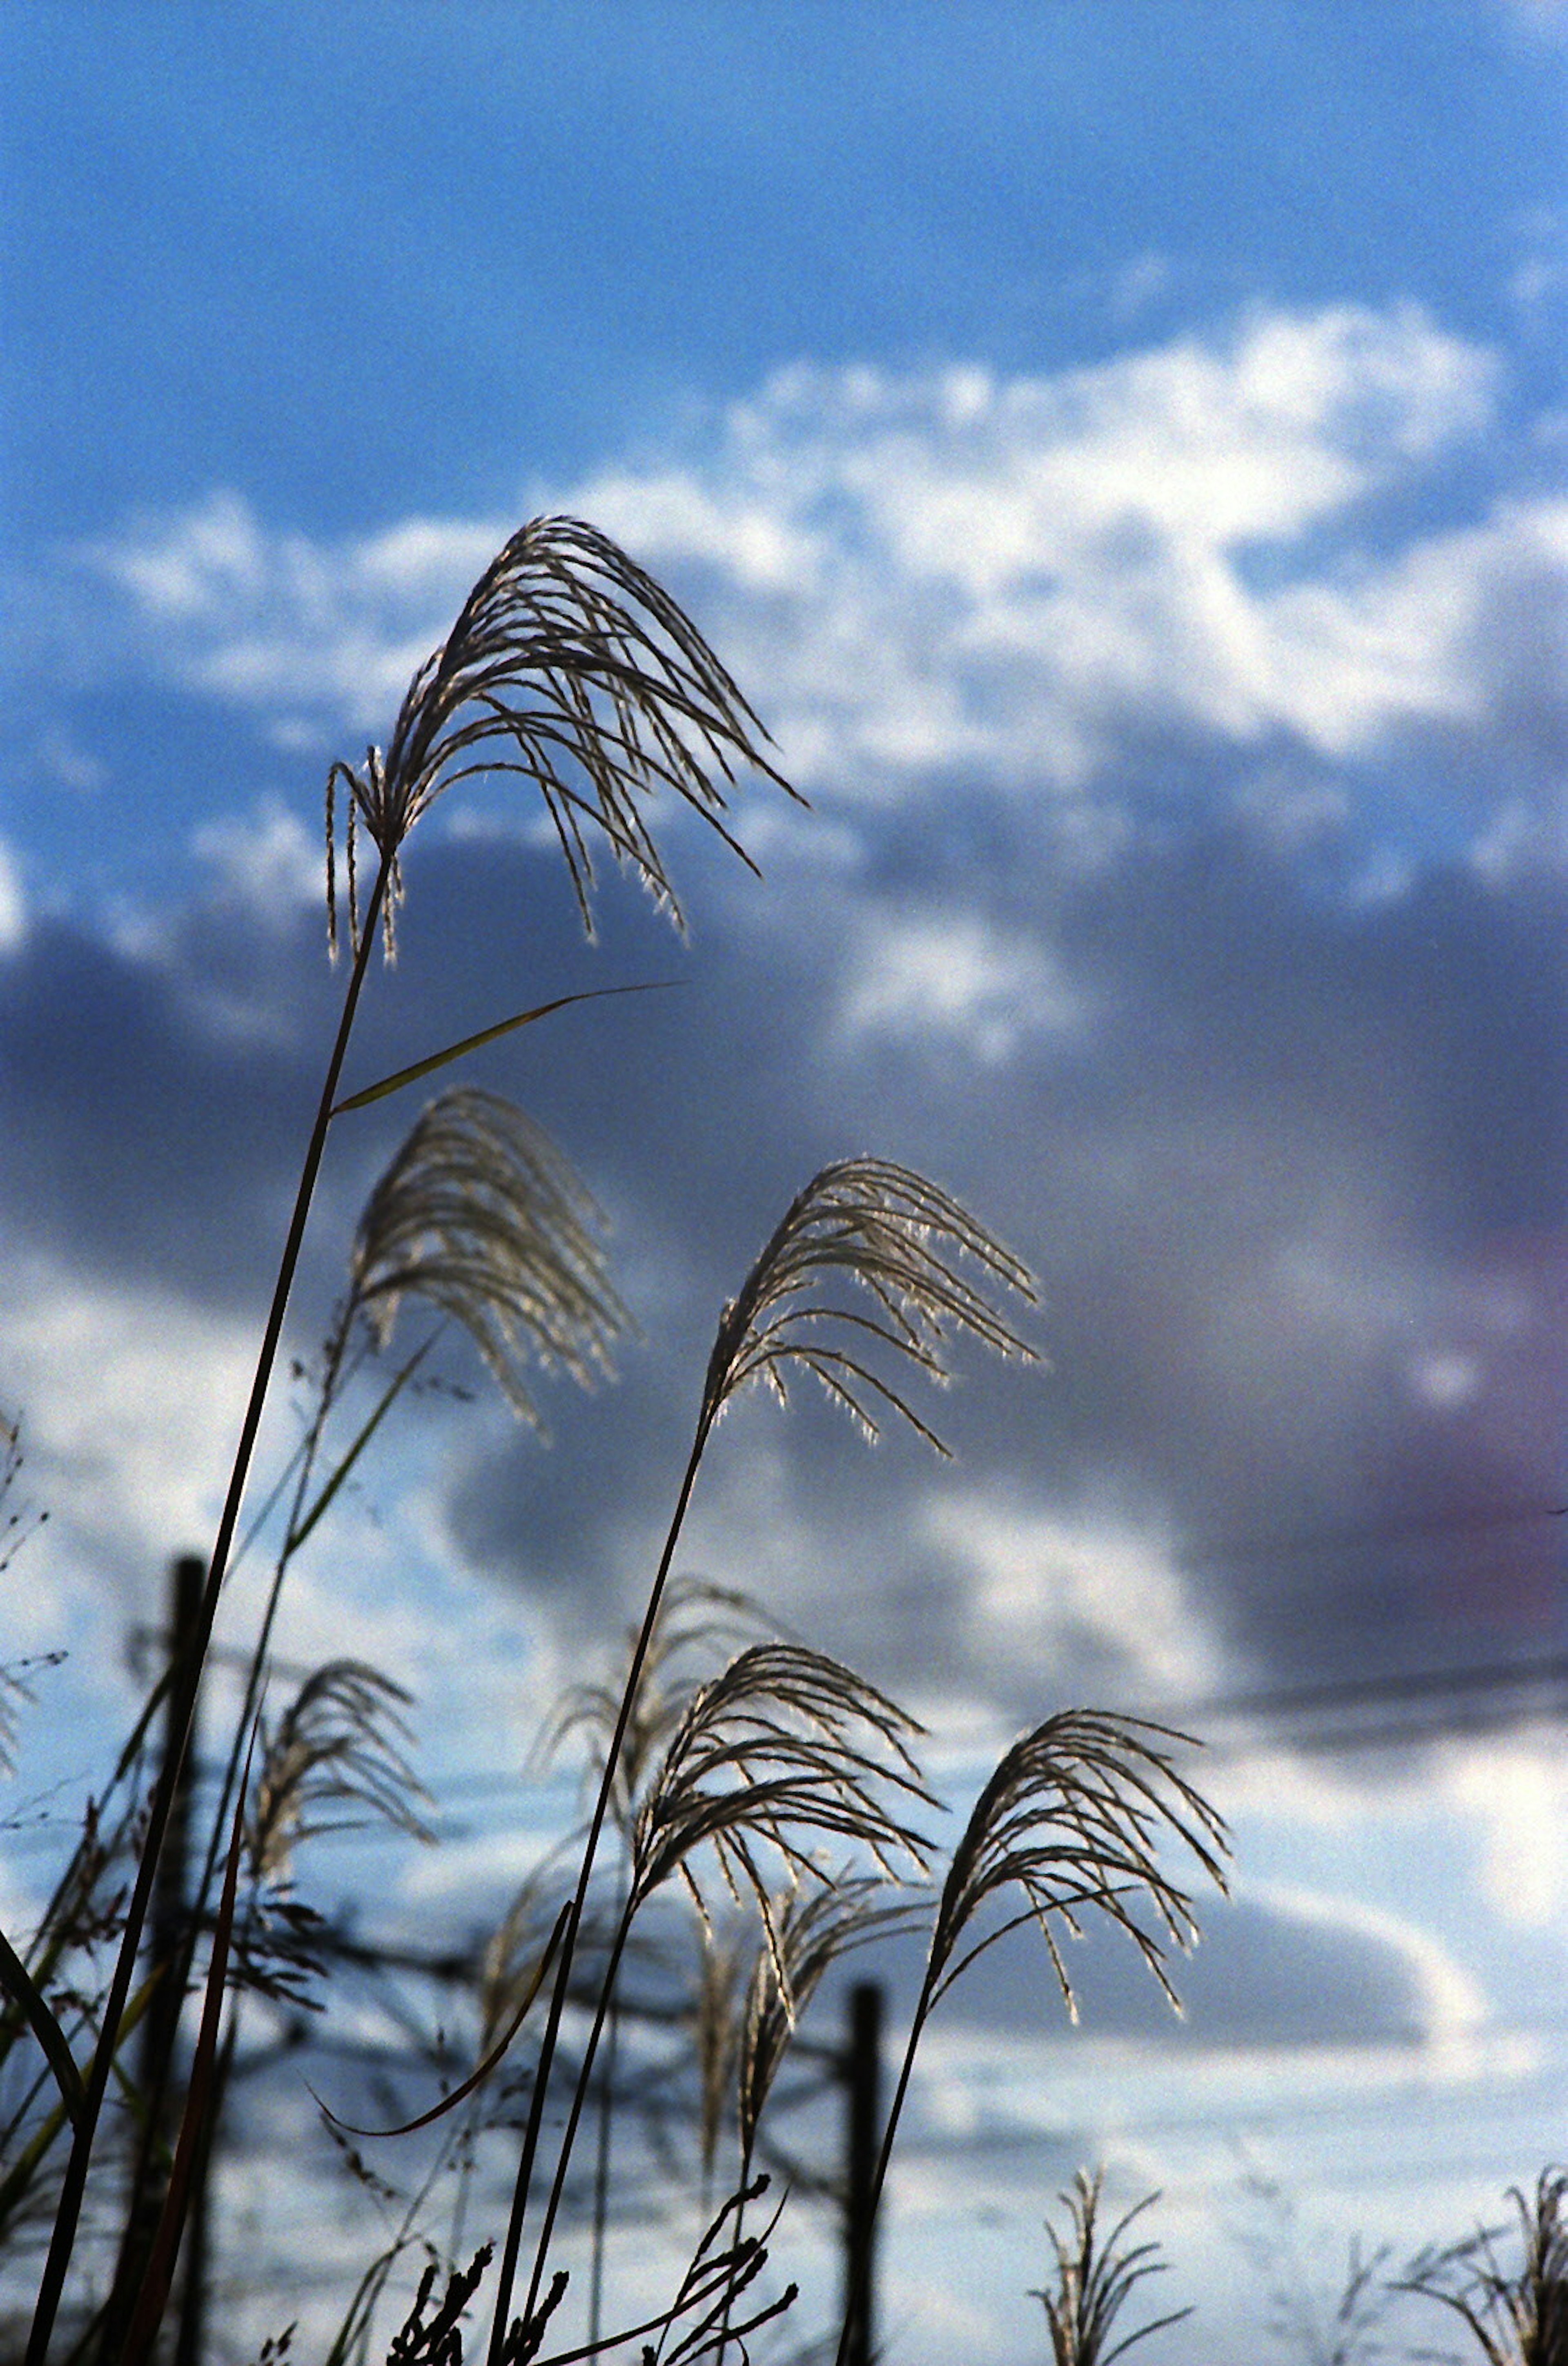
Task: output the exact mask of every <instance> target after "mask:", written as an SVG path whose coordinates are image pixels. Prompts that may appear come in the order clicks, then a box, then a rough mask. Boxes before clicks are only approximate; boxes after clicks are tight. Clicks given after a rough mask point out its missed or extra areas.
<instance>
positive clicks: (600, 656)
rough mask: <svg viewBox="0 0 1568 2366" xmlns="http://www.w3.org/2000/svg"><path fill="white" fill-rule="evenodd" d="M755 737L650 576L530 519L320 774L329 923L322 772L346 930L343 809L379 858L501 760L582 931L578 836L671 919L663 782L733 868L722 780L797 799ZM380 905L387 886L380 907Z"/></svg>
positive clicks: (350, 848)
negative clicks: (337, 811) (398, 694)
mask: <svg viewBox="0 0 1568 2366" xmlns="http://www.w3.org/2000/svg"><path fill="white" fill-rule="evenodd" d="M766 741H767V734H766V732H765V731H764V730H763V728H762V727H761V724H760V723H759V721H758V719H757V717H756V715H754V714H753V713H752V711H751V709H750V706H749V705H748V704H747V703H746V701H745V699H744V698H743V697H742V696H741V694H740V692H739V689H738V688H737V687H736V685H735V683H734V682H732V681H731V679H730V677H729V675H728V673H727V672H726V670H725V669H724V667H723V666H722V665H721V664H720V663H719V660H718V659H717V658H716V656H715V655H714V653H713V651H712V649H711V648H709V647H708V645H707V643H706V641H705V640H704V638H703V637H702V635H701V634H700V633H699V632H698V630H697V628H696V626H695V625H694V624H693V623H692V621H691V619H690V617H689V616H687V615H686V614H685V613H684V611H683V610H682V608H680V607H679V606H678V605H677V603H675V602H674V601H673V600H672V599H671V597H670V595H669V593H668V592H667V591H663V590H662V589H661V587H660V585H659V584H658V583H656V582H655V581H654V580H653V578H652V577H651V576H650V575H649V574H647V573H646V572H645V571H644V569H641V568H640V567H638V566H637V564H636V562H635V560H633V559H631V558H627V556H626V552H625V551H623V550H621V549H620V548H619V547H618V546H616V545H615V543H614V542H612V541H611V540H610V539H609V537H608V536H607V535H603V534H600V533H599V532H597V531H596V529H595V528H593V527H592V526H590V525H584V524H582V523H581V521H580V520H579V519H576V518H567V517H542V518H535V519H533V520H531V521H530V523H529V524H526V525H525V526H523V527H521V528H520V529H519V530H518V532H517V533H516V534H514V535H513V536H512V539H511V540H510V541H509V542H508V543H507V544H506V545H505V546H504V548H503V549H502V550H501V551H499V552H498V553H497V555H496V557H495V558H493V559H492V560H491V563H490V565H489V567H487V568H486V569H485V571H484V573H483V574H482V575H481V576H480V577H479V581H478V582H477V583H476V584H475V585H474V588H473V590H472V591H470V592H469V594H468V599H467V600H466V601H465V602H464V603H463V608H462V612H461V614H459V616H458V618H457V623H456V624H455V625H453V627H452V630H451V632H450V633H449V634H448V636H447V637H446V640H445V641H444V642H443V643H442V645H441V647H440V648H437V649H434V650H432V652H431V654H430V656H429V657H428V658H426V659H425V660H424V662H423V665H422V666H421V667H420V668H419V670H418V671H417V672H416V673H415V675H414V677H413V680H412V682H411V683H410V684H409V688H408V693H407V695H406V696H405V697H404V700H403V704H402V707H401V710H400V713H399V715H398V720H397V724H396V727H395V728H394V729H393V732H392V737H391V739H390V741H389V744H388V747H387V749H386V752H385V754H384V755H383V754H382V753H381V751H380V750H379V749H375V748H372V749H369V750H367V756H366V760H365V763H364V765H363V767H362V768H361V769H360V770H358V771H355V770H354V769H353V768H352V767H350V766H348V765H346V764H341V763H340V764H334V765H333V769H332V772H331V774H330V775H329V778H328V783H327V840H328V859H327V883H328V884H327V900H328V910H329V936H330V937H331V938H333V939H334V940H335V918H334V917H333V911H334V904H335V898H334V896H333V886H334V839H335V831H334V828H333V792H334V790H335V787H336V785H337V783H339V781H341V782H342V783H343V785H344V789H345V790H346V792H347V799H348V816H347V846H346V852H347V855H348V860H349V866H350V924H351V929H352V928H355V925H356V924H355V918H354V884H353V864H354V846H355V815H356V814H357V816H358V818H359V820H360V821H362V822H363V824H364V826H365V828H366V829H367V831H368V833H369V836H370V838H371V839H372V840H373V842H374V843H375V845H376V847H377V849H378V851H379V852H380V854H381V856H382V858H383V860H384V861H386V862H388V863H389V864H395V862H396V860H397V856H398V853H399V850H400V848H401V846H402V844H403V842H404V840H405V839H407V837H408V834H409V832H410V830H411V829H412V828H413V826H414V824H415V823H416V822H417V821H418V819H419V817H420V816H421V815H422V814H423V812H424V811H425V809H426V807H427V806H431V805H432V804H434V801H435V799H436V798H437V797H438V796H439V795H440V794H442V792H443V791H444V790H446V789H448V788H450V787H451V786H452V785H453V784H454V783H456V782H457V781H462V780H468V779H469V778H471V777H472V776H473V775H475V774H476V773H508V772H510V773H515V774H517V775H519V776H520V777H521V778H522V779H523V780H525V781H528V782H531V783H533V785H534V786H535V787H536V789H537V790H538V791H539V793H540V794H541V795H542V796H543V798H544V801H545V806H546V810H547V813H548V814H549V817H550V819H551V821H552V822H553V823H554V825H555V829H556V835H557V837H558V840H559V843H560V849H561V852H562V854H563V855H564V856H565V858H566V864H567V869H568V872H569V873H570V878H571V883H572V887H573V890H574V892H575V894H576V896H577V904H578V909H579V911H580V913H581V917H582V922H583V926H584V928H585V929H587V931H588V933H589V934H590V935H592V911H591V907H590V900H589V899H590V893H591V890H592V883H593V863H592V852H591V850H590V843H589V833H590V831H596V832H597V833H598V834H599V835H600V836H601V837H602V838H604V839H605V840H606V841H607V842H608V844H609V847H610V850H611V852H612V853H613V854H614V855H615V860H616V861H617V862H620V863H621V864H623V865H625V866H626V867H627V868H629V869H631V870H632V871H634V872H636V873H637V875H638V876H639V877H640V878H641V879H642V881H643V883H644V884H645V885H646V886H647V887H649V890H650V891H651V892H652V894H653V896H654V897H655V899H656V900H657V901H658V902H659V903H660V904H661V905H662V906H663V907H665V909H666V910H668V912H669V913H670V915H671V918H672V919H673V920H674V921H675V922H676V924H677V926H680V925H682V913H681V907H680V904H679V901H678V899H677V897H676V895H675V891H674V888H673V886H672V885H671V880H670V876H669V873H668V872H667V871H666V869H665V866H664V862H663V858H662V856H661V855H660V851H659V849H658V846H657V845H656V843H655V841H654V839H653V837H652V835H651V833H650V831H649V827H648V823H647V820H646V818H645V815H644V811H643V807H644V806H645V804H646V802H647V800H648V799H649V797H650V796H651V795H653V794H655V793H656V792H657V791H658V790H660V789H665V790H668V791H670V792H671V793H672V794H674V795H675V796H677V797H679V798H680V799H681V800H682V803H683V804H685V805H688V806H691V807H692V808H693V810H694V811H695V812H696V813H699V814H701V815H702V817H704V819H705V821H707V822H708V823H709V824H710V825H711V826H712V827H713V828H715V829H716V831H717V832H718V834H719V836H720V837H721V838H722V839H724V840H725V842H726V844H727V845H728V846H730V847H732V848H733V849H734V851H735V852H736V853H737V854H739V856H740V858H741V860H742V861H743V862H747V863H748V864H750V857H749V856H748V855H747V854H746V852H745V851H744V849H743V848H742V847H741V846H740V845H739V841H738V840H737V839H735V838H734V836H733V835H732V834H731V832H730V830H729V828H728V826H727V823H726V821H725V818H724V817H725V813H726V810H727V804H728V799H727V791H728V788H729V787H730V785H731V784H732V783H734V781H735V780H736V778H737V776H738V775H739V772H743V771H751V772H761V773H762V774H763V775H764V776H765V777H766V778H767V779H769V780H771V781H773V783H776V785H777V786H778V787H780V788H782V789H784V791H785V792H786V793H787V794H789V795H791V796H795V794H796V793H795V791H794V790H793V789H791V788H790V786H789V783H788V782H787V781H785V780H784V776H783V774H782V773H780V772H778V771H777V770H776V769H775V768H774V766H773V764H772V763H771V762H770V761H769V760H768V758H767V756H766V755H765V754H764V752H763V749H764V745H765V743H766ZM797 802H803V800H798V799H797ZM750 867H751V868H753V869H754V868H755V865H750ZM391 885H392V882H391V881H390V880H389V891H390V888H391ZM393 900H394V897H393V896H392V894H391V893H390V892H389V895H388V898H387V906H386V909H387V911H388V913H390V910H391V906H392V902H393Z"/></svg>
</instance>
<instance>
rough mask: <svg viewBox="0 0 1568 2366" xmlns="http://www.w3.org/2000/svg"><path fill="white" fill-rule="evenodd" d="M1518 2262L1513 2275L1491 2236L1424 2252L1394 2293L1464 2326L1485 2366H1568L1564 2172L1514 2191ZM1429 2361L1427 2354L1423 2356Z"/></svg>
mask: <svg viewBox="0 0 1568 2366" xmlns="http://www.w3.org/2000/svg"><path fill="white" fill-rule="evenodd" d="M1508 2199H1509V2201H1510V2202H1511V2203H1513V2205H1514V2210H1515V2213H1516V2215H1517V2219H1518V2226H1519V2238H1520V2249H1521V2257H1520V2260H1519V2265H1518V2267H1517V2270H1512V2271H1510V2270H1508V2269H1507V2268H1506V2266H1505V2265H1504V2263H1503V2261H1502V2259H1500V2258H1499V2256H1498V2252H1497V2240H1498V2237H1497V2236H1496V2234H1495V2233H1492V2232H1488V2231H1486V2230H1485V2229H1483V2230H1482V2231H1481V2232H1480V2233H1478V2234H1475V2235H1472V2236H1470V2237H1469V2238H1468V2240H1466V2241H1465V2242H1462V2243H1456V2244H1454V2245H1453V2246H1452V2248H1450V2249H1448V2250H1445V2251H1427V2252H1424V2253H1423V2254H1422V2255H1421V2257H1420V2258H1419V2259H1416V2260H1415V2261H1414V2262H1413V2264H1412V2266H1411V2268H1410V2270H1409V2271H1408V2273H1407V2274H1406V2275H1405V2276H1404V2278H1402V2279H1401V2282H1400V2285H1399V2287H1398V2289H1400V2290H1402V2291H1404V2292H1411V2293H1420V2294H1421V2295H1422V2296H1423V2297H1424V2298H1426V2299H1427V2300H1435V2301H1439V2302H1441V2304H1442V2305H1443V2306H1444V2307H1445V2308H1448V2309H1450V2310H1451V2311H1452V2312H1453V2314H1454V2315H1456V2316H1457V2317H1459V2318H1460V2319H1461V2322H1462V2323H1463V2324H1464V2325H1465V2326H1467V2327H1469V2329H1470V2331H1471V2333H1472V2335H1473V2336H1474V2338H1475V2339H1476V2341H1477V2342H1478V2343H1479V2345H1480V2347H1481V2350H1482V2354H1483V2357H1484V2358H1485V2359H1486V2360H1487V2361H1488V2366H1564V2361H1568V2169H1543V2170H1542V2171H1541V2173H1540V2178H1539V2179H1538V2180H1537V2181H1536V2189H1535V2191H1534V2193H1533V2194H1529V2195H1527V2194H1526V2193H1524V2192H1523V2191H1521V2190H1520V2188H1519V2187H1517V2186H1511V2187H1510V2188H1509V2191H1508ZM1421 2354H1422V2355H1423V2356H1425V2355H1427V2353H1426V2352H1425V2351H1423V2352H1422V2353H1421Z"/></svg>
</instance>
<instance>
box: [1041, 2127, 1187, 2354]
mask: <svg viewBox="0 0 1568 2366" xmlns="http://www.w3.org/2000/svg"><path fill="white" fill-rule="evenodd" d="M1104 2181H1105V2178H1104V2171H1103V2170H1098V2169H1097V2170H1096V2172H1095V2174H1094V2176H1093V2177H1087V2176H1086V2175H1085V2174H1084V2172H1083V2170H1082V2169H1079V2171H1078V2173H1077V2179H1076V2180H1075V2181H1074V2187H1073V2191H1072V2192H1071V2193H1064V2194H1063V2195H1062V2196H1061V2197H1060V2198H1061V2200H1062V2201H1063V2202H1064V2203H1066V2206H1067V2210H1068V2212H1069V2214H1070V2224H1069V2229H1068V2232H1067V2233H1066V2235H1058V2234H1057V2232H1056V2229H1055V2226H1053V2225H1052V2224H1051V2222H1050V2220H1049V2219H1047V2220H1046V2222H1045V2232H1046V2235H1047V2236H1049V2238H1050V2243H1051V2248H1052V2249H1053V2251H1054V2252H1055V2269H1056V2273H1055V2283H1054V2284H1053V2286H1052V2287H1051V2289H1050V2290H1049V2291H1046V2292H1035V2293H1032V2298H1033V2299H1035V2300H1037V2301H1041V2302H1043V2304H1044V2309H1045V2321H1046V2324H1047V2325H1048V2326H1049V2327H1050V2332H1051V2356H1052V2360H1053V2366H1111V2360H1113V2359H1116V2358H1124V2357H1125V2356H1126V2354H1127V2352H1128V2350H1129V2349H1134V2348H1135V2346H1136V2345H1137V2343H1139V2342H1140V2341H1146V2340H1147V2339H1148V2338H1149V2336H1150V2334H1151V2333H1160V2332H1163V2331H1164V2329H1165V2327H1167V2326H1168V2325H1179V2324H1180V2322H1181V2320H1182V2318H1183V2317H1185V2316H1190V2315H1191V2313H1192V2312H1191V2310H1190V2309H1186V2308H1179V2309H1174V2310H1172V2311H1171V2312H1170V2314H1169V2315H1166V2316H1158V2317H1155V2318H1154V2319H1153V2320H1152V2321H1151V2322H1150V2323H1148V2324H1146V2325H1141V2326H1139V2327H1137V2328H1136V2330H1135V2331H1134V2332H1132V2333H1124V2334H1122V2336H1121V2338H1119V2339H1116V2338H1112V2337H1113V2331H1114V2327H1115V2324H1116V2320H1117V2318H1118V2317H1119V2316H1120V2315H1121V2314H1122V2309H1123V2308H1124V2307H1125V2306H1126V2304H1127V2303H1128V2301H1129V2300H1130V2299H1131V2298H1132V2295H1133V2293H1134V2289H1135V2288H1136V2287H1137V2285H1139V2284H1141V2283H1142V2282H1144V2281H1145V2278H1146V2277H1148V2276H1157V2275H1163V2274H1164V2273H1165V2267H1166V2263H1165V2261H1164V2260H1163V2259H1161V2258H1160V2256H1159V2245H1158V2244H1157V2243H1155V2242H1142V2243H1129V2242H1128V2240H1127V2232H1128V2229H1129V2228H1130V2227H1131V2226H1132V2225H1134V2223H1135V2222H1136V2221H1137V2220H1138V2219H1139V2218H1141V2217H1142V2216H1143V2214H1144V2212H1145V2210H1149V2209H1152V2208H1153V2206H1154V2204H1155V2203H1156V2202H1157V2201H1158V2199H1159V2196H1158V2195H1157V2194H1156V2193H1149V2194H1145V2197H1144V2199H1143V2201H1142V2202H1138V2203H1134V2205H1133V2207H1132V2209H1131V2210H1129V2211H1128V2212H1127V2214H1126V2215H1125V2216H1124V2217H1122V2218H1120V2219H1118V2220H1117V2222H1116V2224H1115V2225H1114V2226H1112V2227H1111V2232H1110V2233H1109V2235H1105V2236H1101V2234H1100V2228H1099V2226H1098V2225H1097V2224H1096V2220H1097V2217H1098V2214H1099V2210H1100V2193H1101V2189H1102V2187H1103V2185H1104Z"/></svg>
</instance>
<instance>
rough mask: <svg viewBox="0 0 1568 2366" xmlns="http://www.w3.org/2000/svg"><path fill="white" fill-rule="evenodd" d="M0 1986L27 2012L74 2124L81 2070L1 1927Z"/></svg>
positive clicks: (80, 2093) (79, 2102) (80, 2098)
mask: <svg viewBox="0 0 1568 2366" xmlns="http://www.w3.org/2000/svg"><path fill="white" fill-rule="evenodd" d="M0 1987H3V1988H4V1989H6V1994H7V1995H8V1996H11V1997H14V1998H15V2000H16V2001H17V2004H19V2005H20V2006H21V2008H22V2011H23V2012H24V2013H25V2014H26V2015H27V2021H28V2028H29V2029H30V2030H31V2031H32V2034H33V2035H34V2036H35V2037H36V2038H37V2039H38V2042H39V2045H41V2046H42V2048H43V2051H44V2056H45V2059H46V2060H47V2062H48V2064H49V2067H50V2068H51V2070H52V2071H53V2073H54V2083H55V2085H56V2086H57V2087H58V2088H59V2090H60V2096H61V2101H62V2102H63V2104H64V2105H65V2108H66V2110H67V2112H68V2113H70V2115H71V2124H72V2126H73V2127H74V2126H76V2125H77V2124H78V2121H79V2116H80V2113H81V2109H82V2102H83V2090H82V2074H81V2072H80V2071H79V2070H78V2069H77V2067H76V2057H75V2056H74V2055H73V2053H72V2051H71V2048H70V2047H69V2045H67V2044H66V2043H65V2037H64V2034H63V2032H62V2029H61V2026H60V2023H59V2022H57V2021H56V2020H55V2018H54V2015H53V2014H52V2013H51V2011H50V2009H49V2007H48V2005H47V2004H46V2003H45V2002H44V2000H43V1998H42V1996H41V1995H40V1994H39V1990H38V1989H37V1988H36V1987H35V1986H34V1983H33V1980H32V1977H31V1975H30V1974H29V1973H28V1967H27V1966H26V1965H25V1964H24V1963H23V1961H22V1959H21V1957H20V1955H17V1951H16V1949H15V1947H13V1946H12V1944H11V1942H10V1941H9V1939H7V1938H6V1934H5V1932H3V1931H0Z"/></svg>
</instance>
